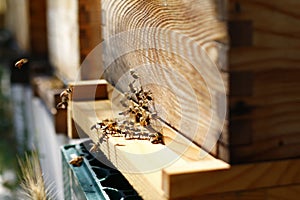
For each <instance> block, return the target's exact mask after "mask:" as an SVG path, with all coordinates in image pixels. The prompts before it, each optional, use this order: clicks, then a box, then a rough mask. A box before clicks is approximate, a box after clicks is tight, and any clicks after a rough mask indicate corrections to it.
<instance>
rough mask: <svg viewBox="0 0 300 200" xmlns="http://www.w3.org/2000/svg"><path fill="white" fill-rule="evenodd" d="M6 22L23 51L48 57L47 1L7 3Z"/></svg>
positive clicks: (32, 0)
mask: <svg viewBox="0 0 300 200" xmlns="http://www.w3.org/2000/svg"><path fill="white" fill-rule="evenodd" d="M5 20H6V28H7V29H8V30H10V31H11V32H12V34H13V36H14V38H15V39H16V42H17V43H18V46H19V48H20V49H21V50H22V51H26V52H28V53H31V55H32V56H35V57H42V58H44V57H46V56H47V53H48V44H47V20H46V0H29V1H15V0H12V1H7V9H6V13H5Z"/></svg>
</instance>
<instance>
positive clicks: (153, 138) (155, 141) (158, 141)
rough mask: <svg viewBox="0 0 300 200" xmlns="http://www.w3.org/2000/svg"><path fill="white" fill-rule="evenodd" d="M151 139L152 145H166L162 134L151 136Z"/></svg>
mask: <svg viewBox="0 0 300 200" xmlns="http://www.w3.org/2000/svg"><path fill="white" fill-rule="evenodd" d="M149 138H150V142H151V143H152V144H165V143H164V140H163V135H162V134H161V133H158V132H156V133H152V134H150V135H149Z"/></svg>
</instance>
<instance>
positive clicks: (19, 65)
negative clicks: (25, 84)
mask: <svg viewBox="0 0 300 200" xmlns="http://www.w3.org/2000/svg"><path fill="white" fill-rule="evenodd" d="M26 63H28V59H26V58H22V59H20V60H19V61H17V62H16V63H15V67H17V68H19V69H21V67H22V66H23V65H24V64H26Z"/></svg>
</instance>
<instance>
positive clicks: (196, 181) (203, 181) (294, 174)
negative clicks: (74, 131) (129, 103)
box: [71, 100, 300, 199]
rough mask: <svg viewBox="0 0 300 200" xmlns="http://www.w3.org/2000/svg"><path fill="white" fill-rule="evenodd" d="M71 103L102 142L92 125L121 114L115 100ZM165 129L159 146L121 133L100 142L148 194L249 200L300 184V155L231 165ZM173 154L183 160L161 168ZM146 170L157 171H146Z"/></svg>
mask: <svg viewBox="0 0 300 200" xmlns="http://www.w3.org/2000/svg"><path fill="white" fill-rule="evenodd" d="M71 103H72V108H73V109H74V111H75V113H73V119H74V121H75V122H76V124H77V125H78V127H77V128H79V129H78V130H80V131H82V132H83V133H86V134H88V135H89V137H90V138H92V139H93V140H94V141H97V133H96V132H95V131H91V130H90V127H91V126H92V125H93V124H95V122H97V121H98V120H100V119H105V118H112V117H114V116H115V115H116V113H115V112H116V111H115V112H114V111H113V110H110V109H111V108H112V107H111V102H110V100H101V101H96V102H95V101H88V102H85V101H83V102H78V101H77V102H76V101H74V102H71ZM114 113H115V114H114ZM117 113H118V112H117ZM162 133H163V134H164V136H165V137H166V138H165V142H166V145H161V144H158V145H154V144H151V143H150V142H149V141H145V140H125V139H124V138H122V137H110V138H109V139H108V141H107V142H103V143H102V144H101V145H100V149H101V151H102V152H103V153H104V154H105V156H106V157H107V158H108V159H109V160H110V161H111V162H112V163H113V164H114V165H115V167H117V169H118V170H120V171H121V172H122V173H123V174H124V176H125V177H126V178H127V179H128V181H129V182H130V183H131V184H132V185H133V186H134V188H135V189H136V190H137V191H138V192H139V193H140V195H141V196H142V197H143V198H144V199H181V198H184V199H185V198H192V197H195V198H196V197H200V196H203V195H208V194H210V196H211V197H221V196H222V193H225V192H226V193H229V194H230V195H228V196H227V197H228V199H231V198H229V197H232V199H235V195H236V194H238V195H240V196H241V197H243V198H244V199H246V197H249V198H250V197H253V198H254V197H255V198H257V199H259V198H260V197H261V196H260V192H259V193H257V192H256V191H254V190H260V189H263V188H270V190H268V193H270V195H271V194H272V195H273V194H274V195H280V194H279V192H277V191H275V190H273V189H272V188H273V187H281V186H282V187H287V186H290V185H296V184H300V171H299V167H298V166H299V164H300V160H299V159H295V160H286V161H272V162H262V163H255V164H243V165H235V166H230V165H228V164H227V163H225V162H223V161H221V160H218V159H215V158H213V157H212V156H209V155H207V154H206V153H205V152H204V151H202V150H201V149H200V148H199V147H197V146H196V145H193V144H192V143H190V142H189V141H188V140H187V139H186V138H184V137H182V136H181V135H180V134H178V133H176V132H174V130H172V129H169V128H168V127H164V128H163V129H162ZM187 147H189V148H187ZM185 149H186V151H184V150H185ZM155 152H159V155H158V156H157V155H155ZM152 153H153V155H155V156H153V155H152ZM95 155H97V154H95ZM137 155H138V156H137ZM179 155H180V156H179ZM172 156H175V157H176V156H178V157H177V158H178V159H176V161H175V160H174V162H172V163H169V164H167V165H162V166H161V167H158V168H157V166H160V164H163V162H162V161H164V160H166V159H168V158H170V157H172ZM151 167H153V168H151ZM145 169H153V170H150V171H147V173H146V171H144V170H145ZM133 172H135V173H133ZM246 191H247V192H248V193H247V192H246ZM252 191H254V192H252ZM217 193H220V195H218V194H217ZM272 195H271V196H272ZM210 196H208V197H210ZM205 197H206V196H205ZM278 198H279V197H278ZM196 199H197V198H196ZM208 199H209V198H208Z"/></svg>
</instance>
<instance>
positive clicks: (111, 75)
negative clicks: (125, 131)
mask: <svg viewBox="0 0 300 200" xmlns="http://www.w3.org/2000/svg"><path fill="white" fill-rule="evenodd" d="M299 5H300V4H299V2H298V1H296V0H289V1H288V2H285V3H283V2H281V1H279V0H276V1H272V2H269V3H266V2H265V1H262V0H258V1H250V0H249V1H247V0H246V1H238V0H228V1H212V0H193V1H183V0H176V1H175V0H166V1H164V0H155V1H154V0H153V1H152V0H148V1H137V0H130V1H129V0H128V1H119V0H117V1H113V2H111V1H105V0H104V1H102V9H103V13H102V14H103V15H104V16H103V19H105V20H103V21H104V22H103V24H102V30H103V35H104V36H105V37H104V39H105V40H106V41H108V42H107V45H104V46H105V49H106V50H104V53H105V54H104V56H103V57H104V66H105V67H107V69H106V73H105V76H106V79H107V80H108V81H109V82H110V83H112V84H113V85H117V87H118V89H119V90H121V91H126V90H128V88H127V87H128V85H126V84H123V85H118V81H119V78H121V77H122V75H124V74H125V73H126V72H127V71H128V69H129V68H135V69H136V70H137V71H138V73H140V76H141V82H143V83H144V84H147V82H152V83H153V82H155V84H156V86H155V84H152V85H149V84H148V86H149V89H150V90H151V91H152V92H153V93H154V98H155V99H159V100H158V101H159V103H158V102H157V103H158V106H160V107H162V108H163V109H164V110H163V112H161V113H160V114H161V117H162V119H163V121H165V122H166V124H168V125H169V126H170V127H172V128H173V129H174V130H176V131H178V132H179V133H181V134H182V135H184V136H185V137H187V138H189V139H191V140H193V142H194V143H196V144H197V145H199V146H201V147H202V148H203V149H205V150H207V151H209V152H210V153H211V154H212V155H214V156H215V157H217V158H221V159H222V160H224V161H226V162H228V163H245V162H247V163H248V162H256V161H266V160H277V159H286V158H294V157H299V156H300V148H299V147H300V136H299V130H300V124H299V119H300V110H299V108H300V107H299V106H298V105H299V100H300V92H299V91H298V90H299V84H300V82H299V81H298V77H299V75H300V70H299V65H300V59H299V58H300V53H299V51H298V50H297V49H298V48H299V45H300V40H299V37H300V35H299V30H298V29H299V27H298V26H295V24H299V23H300V19H299V18H298V17H297V16H298V14H297V12H298V10H297V8H298V7H299ZM133 30H135V31H133ZM197 47H198V48H199V49H200V48H202V49H201V50H199V49H195V48H197ZM199 52H200V53H199ZM203 52H204V53H203ZM204 54H205V55H204ZM197 58H198V60H197ZM206 58H207V59H206ZM208 58H209V59H208ZM194 64H195V65H198V66H195V65H194ZM141 66H143V67H144V68H143V67H141ZM145 66H146V67H145ZM149 66H150V67H149ZM214 67H215V68H216V69H217V70H218V74H217V76H216V74H214V73H215V71H214V70H213V68H214ZM199 68H200V72H201V73H199V71H197V70H198V69H199ZM166 70H173V71H172V74H167V72H166ZM201 70H202V71H201ZM205 70H211V71H205ZM174 74H175V75H174ZM178 74H179V75H180V76H179V75H178ZM218 81H219V82H218ZM222 85H223V86H224V88H222ZM122 87H123V88H122ZM163 88H164V89H163ZM167 90H169V91H167ZM170 91H171V92H170ZM224 91H225V93H224ZM172 95H173V96H172ZM176 95H177V96H176ZM193 95H195V96H193ZM224 97H225V100H226V102H224ZM193 98H194V99H196V101H194V102H193V100H192V99H193ZM178 99H181V102H179V101H178ZM195 102H196V103H195ZM224 105H226V107H227V109H226V113H224V112H223V110H222V109H223V108H222V106H224ZM182 106H186V109H187V110H186V111H184V110H182ZM214 112H215V113H214ZM214 114H216V115H219V116H217V117H215V118H214V116H213V115H214ZM225 116H226V119H225V123H224V127H223V129H222V130H221V129H220V128H219V127H220V124H218V123H221V121H222V118H224V117H225ZM212 118H213V120H212ZM210 120H212V121H210ZM218 120H219V121H218ZM186 125H187V126H189V127H192V128H193V127H196V128H195V129H194V130H193V129H192V128H190V130H189V129H188V128H186ZM209 130H210V132H209V133H208V131H209ZM220 133H222V134H221V136H220V137H219V135H220ZM215 143H216V145H215V146H213V144H215Z"/></svg>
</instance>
